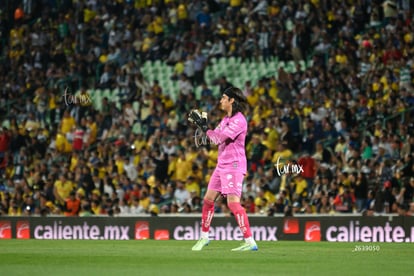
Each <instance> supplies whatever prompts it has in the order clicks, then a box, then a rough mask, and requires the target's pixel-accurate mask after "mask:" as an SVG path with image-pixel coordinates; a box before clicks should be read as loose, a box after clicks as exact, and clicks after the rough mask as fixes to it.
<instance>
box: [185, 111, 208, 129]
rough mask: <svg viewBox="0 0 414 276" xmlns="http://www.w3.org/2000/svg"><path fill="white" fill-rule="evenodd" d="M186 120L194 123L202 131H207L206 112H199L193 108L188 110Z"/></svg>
mask: <svg viewBox="0 0 414 276" xmlns="http://www.w3.org/2000/svg"><path fill="white" fill-rule="evenodd" d="M188 120H189V121H190V122H191V123H193V124H195V125H196V126H197V127H198V128H199V129H201V130H202V131H203V132H207V130H208V126H207V113H206V112H200V111H199V110H198V109H193V110H191V111H190V114H188Z"/></svg>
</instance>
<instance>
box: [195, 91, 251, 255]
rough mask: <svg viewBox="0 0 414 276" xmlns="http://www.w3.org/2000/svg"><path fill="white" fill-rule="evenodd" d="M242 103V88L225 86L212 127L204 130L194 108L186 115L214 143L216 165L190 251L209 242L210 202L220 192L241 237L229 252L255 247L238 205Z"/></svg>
mask: <svg viewBox="0 0 414 276" xmlns="http://www.w3.org/2000/svg"><path fill="white" fill-rule="evenodd" d="M245 106H246V99H245V97H244V96H243V94H242V91H241V90H240V89H238V88H236V87H229V88H227V89H226V90H225V91H224V92H223V95H222V97H221V100H220V107H221V109H222V110H223V111H224V112H225V113H226V116H225V117H224V118H223V119H222V120H221V122H220V124H219V125H218V126H217V127H216V128H215V129H214V130H211V129H208V126H207V118H206V116H203V115H204V114H201V113H200V112H199V111H198V110H192V111H191V112H190V114H189V118H188V119H189V121H190V122H192V123H194V124H195V125H196V126H197V127H198V128H200V129H201V130H202V131H203V132H204V133H205V134H206V135H207V136H208V137H209V138H210V140H211V141H213V142H214V143H215V144H217V145H218V160H217V166H216V168H215V170H214V172H213V174H212V175H211V178H210V182H209V184H208V188H207V192H206V194H205V196H204V201H203V210H202V218H201V236H200V239H199V240H198V241H197V243H196V244H195V245H194V246H193V248H192V250H193V251H200V250H202V249H203V247H204V246H206V245H208V244H209V243H210V240H209V229H210V224H211V220H212V218H213V215H214V201H215V199H216V198H217V197H218V196H219V195H220V194H222V195H223V196H226V197H227V205H228V207H229V209H230V211H231V212H232V213H233V214H234V217H235V218H236V221H237V223H238V225H239V227H240V229H241V231H242V233H243V236H244V240H245V242H244V243H243V244H242V245H241V246H240V247H237V248H234V249H232V251H256V250H258V247H257V244H256V242H255V241H254V239H253V237H252V234H251V231H250V225H249V220H248V218H247V214H246V210H245V209H244V208H243V207H242V206H241V204H240V198H241V194H242V185H243V179H244V177H245V175H246V170H247V161H246V152H245V139H246V134H247V121H246V118H245V117H244V115H243V113H242V112H243V111H244V109H245Z"/></svg>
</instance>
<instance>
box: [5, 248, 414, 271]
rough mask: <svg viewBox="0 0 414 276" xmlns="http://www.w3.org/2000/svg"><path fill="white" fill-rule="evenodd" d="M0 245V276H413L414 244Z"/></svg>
mask: <svg viewBox="0 0 414 276" xmlns="http://www.w3.org/2000/svg"><path fill="white" fill-rule="evenodd" d="M193 244H194V242H193V241H172V240H171V241H154V240H145V241H108V240H107V241H86V240H1V241H0V275H7V276H8V275H29V276H35V275H44V276H46V275H59V276H60V275H72V276H81V275H162V276H169V275H226V276H229V275H238V276H240V275H257V276H259V275H412V273H413V271H414V270H413V268H412V260H413V256H414V254H413V252H414V243H369V244H367V243H328V242H317V243H307V242H300V241H293V242H288V241H280V242H259V243H258V246H259V251H257V252H232V251H230V249H231V248H234V247H237V246H238V245H239V242H238V241H212V242H211V243H210V245H209V246H207V247H205V248H204V250H203V251H200V252H192V251H191V247H192V245H193Z"/></svg>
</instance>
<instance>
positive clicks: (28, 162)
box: [0, 0, 414, 216]
mask: <svg viewBox="0 0 414 276" xmlns="http://www.w3.org/2000/svg"><path fill="white" fill-rule="evenodd" d="M413 2H414V1H410V0H399V1H381V0H359V1H358V0H348V1H334V0H291V1H289V0H251V1H248V0H216V1H214V0H210V1H188V0H158V1H157V0H135V1H134V0H117V1H114V0H111V1H109V0H102V1H97V0H84V1H83V0H60V1H58V0H42V1H32V0H24V1H18V0H15V1H11V0H9V1H8V0H5V1H1V4H0V58H1V63H0V93H1V98H0V110H1V112H0V120H1V122H2V128H1V129H0V177H1V180H0V215H12V216H18V215H42V216H47V215H66V216H87V215H109V216H127V215H139V214H152V215H158V214H163V213H198V212H200V211H201V205H202V198H203V193H204V191H205V189H206V185H207V183H208V180H209V177H210V175H211V173H212V170H213V169H214V167H215V164H216V159H217V147H216V146H214V145H212V144H211V143H210V141H208V140H207V139H205V137H202V135H201V134H200V133H199V132H197V131H196V130H195V129H194V128H192V127H190V126H189V125H187V114H188V111H189V110H190V109H192V108H200V109H202V110H204V111H207V112H208V113H209V122H210V124H211V127H214V126H215V125H216V124H217V122H218V120H220V118H221V117H222V116H223V114H222V113H221V111H220V110H218V108H217V104H218V101H219V97H218V95H219V93H215V91H223V89H225V88H226V87H228V86H231V85H234V84H233V83H232V80H231V79H229V78H228V74H229V75H230V73H232V75H234V74H236V75H237V74H238V72H239V71H238V68H237V67H236V68H234V69H233V70H235V71H234V72H226V71H224V72H222V75H221V76H220V77H219V78H217V79H214V80H210V79H207V78H206V70H207V69H208V68H209V66H211V65H212V63H213V62H217V61H221V62H223V63H226V62H227V61H228V60H231V59H233V60H234V59H236V60H239V61H243V62H247V63H249V64H253V66H254V64H256V63H257V64H258V63H264V64H270V63H271V62H275V61H276V62H280V63H283V64H288V63H289V64H293V65H294V66H293V68H291V69H292V70H286V68H285V67H283V66H279V67H277V70H275V71H274V73H273V74H267V75H263V76H260V77H259V78H258V79H257V80H253V79H252V80H250V79H249V75H248V74H247V77H246V78H247V79H243V83H242V86H240V88H241V89H242V90H243V92H244V93H245V95H246V97H247V99H248V102H249V107H248V110H247V111H246V116H247V118H248V122H249V135H248V137H247V141H246V145H247V146H246V148H247V155H248V156H247V157H248V175H247V176H246V179H245V183H244V194H243V202H242V203H243V206H244V207H245V208H246V210H247V211H248V212H249V213H256V214H265V215H269V216H273V215H275V214H284V215H295V214H299V213H305V214H335V213H358V214H361V215H375V214H379V213H396V214H397V213H398V214H400V215H410V214H412V212H413V211H414V205H413V190H414V167H413V165H414V162H413V153H414V125H413V118H412V114H413V112H412V110H413V108H412V106H413V103H414V95H413V88H412V87H413V86H412V85H413V68H414V64H413V53H414V47H413V46H414V44H413V42H414V41H413V27H414V22H413V14H412V10H411V8H413V7H414V6H413V4H414V3H413ZM148 62H150V63H152V64H157V62H161V63H162V64H166V66H168V67H169V68H170V70H171V72H172V74H171V81H173V82H174V84H176V87H177V89H178V90H174V91H173V90H172V87H169V86H167V85H162V83H161V82H160V81H159V80H157V79H154V78H151V81H150V80H149V79H148V74H147V73H148V72H143V68H144V64H146V63H148ZM158 64H159V63H158ZM150 73H151V72H150ZM163 83H165V82H163ZM104 90H106V91H107V90H110V91H115V90H116V91H117V92H116V93H117V95H116V97H109V96H108V95H112V94H105V95H100V94H99V95H97V94H96V93H101V92H102V91H104ZM196 90H197V91H200V95H199V97H196V95H195V91H196ZM96 98H99V101H98V103H96V101H95V100H94V99H96ZM292 168H296V169H299V168H301V169H302V170H303V172H301V173H299V174H298V173H294V172H292ZM225 203H226V199H225V198H223V197H220V198H218V199H217V201H216V212H217V213H224V214H229V210H228V209H227V207H226V204H225Z"/></svg>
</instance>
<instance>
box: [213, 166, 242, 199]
mask: <svg viewBox="0 0 414 276" xmlns="http://www.w3.org/2000/svg"><path fill="white" fill-rule="evenodd" d="M243 179H244V174H243V173H240V172H237V171H218V170H217V169H215V170H214V172H213V174H212V175H211V178H210V182H209V183H208V189H210V190H213V191H217V192H219V193H221V194H222V195H236V196H238V197H241V194H242V187H243Z"/></svg>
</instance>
